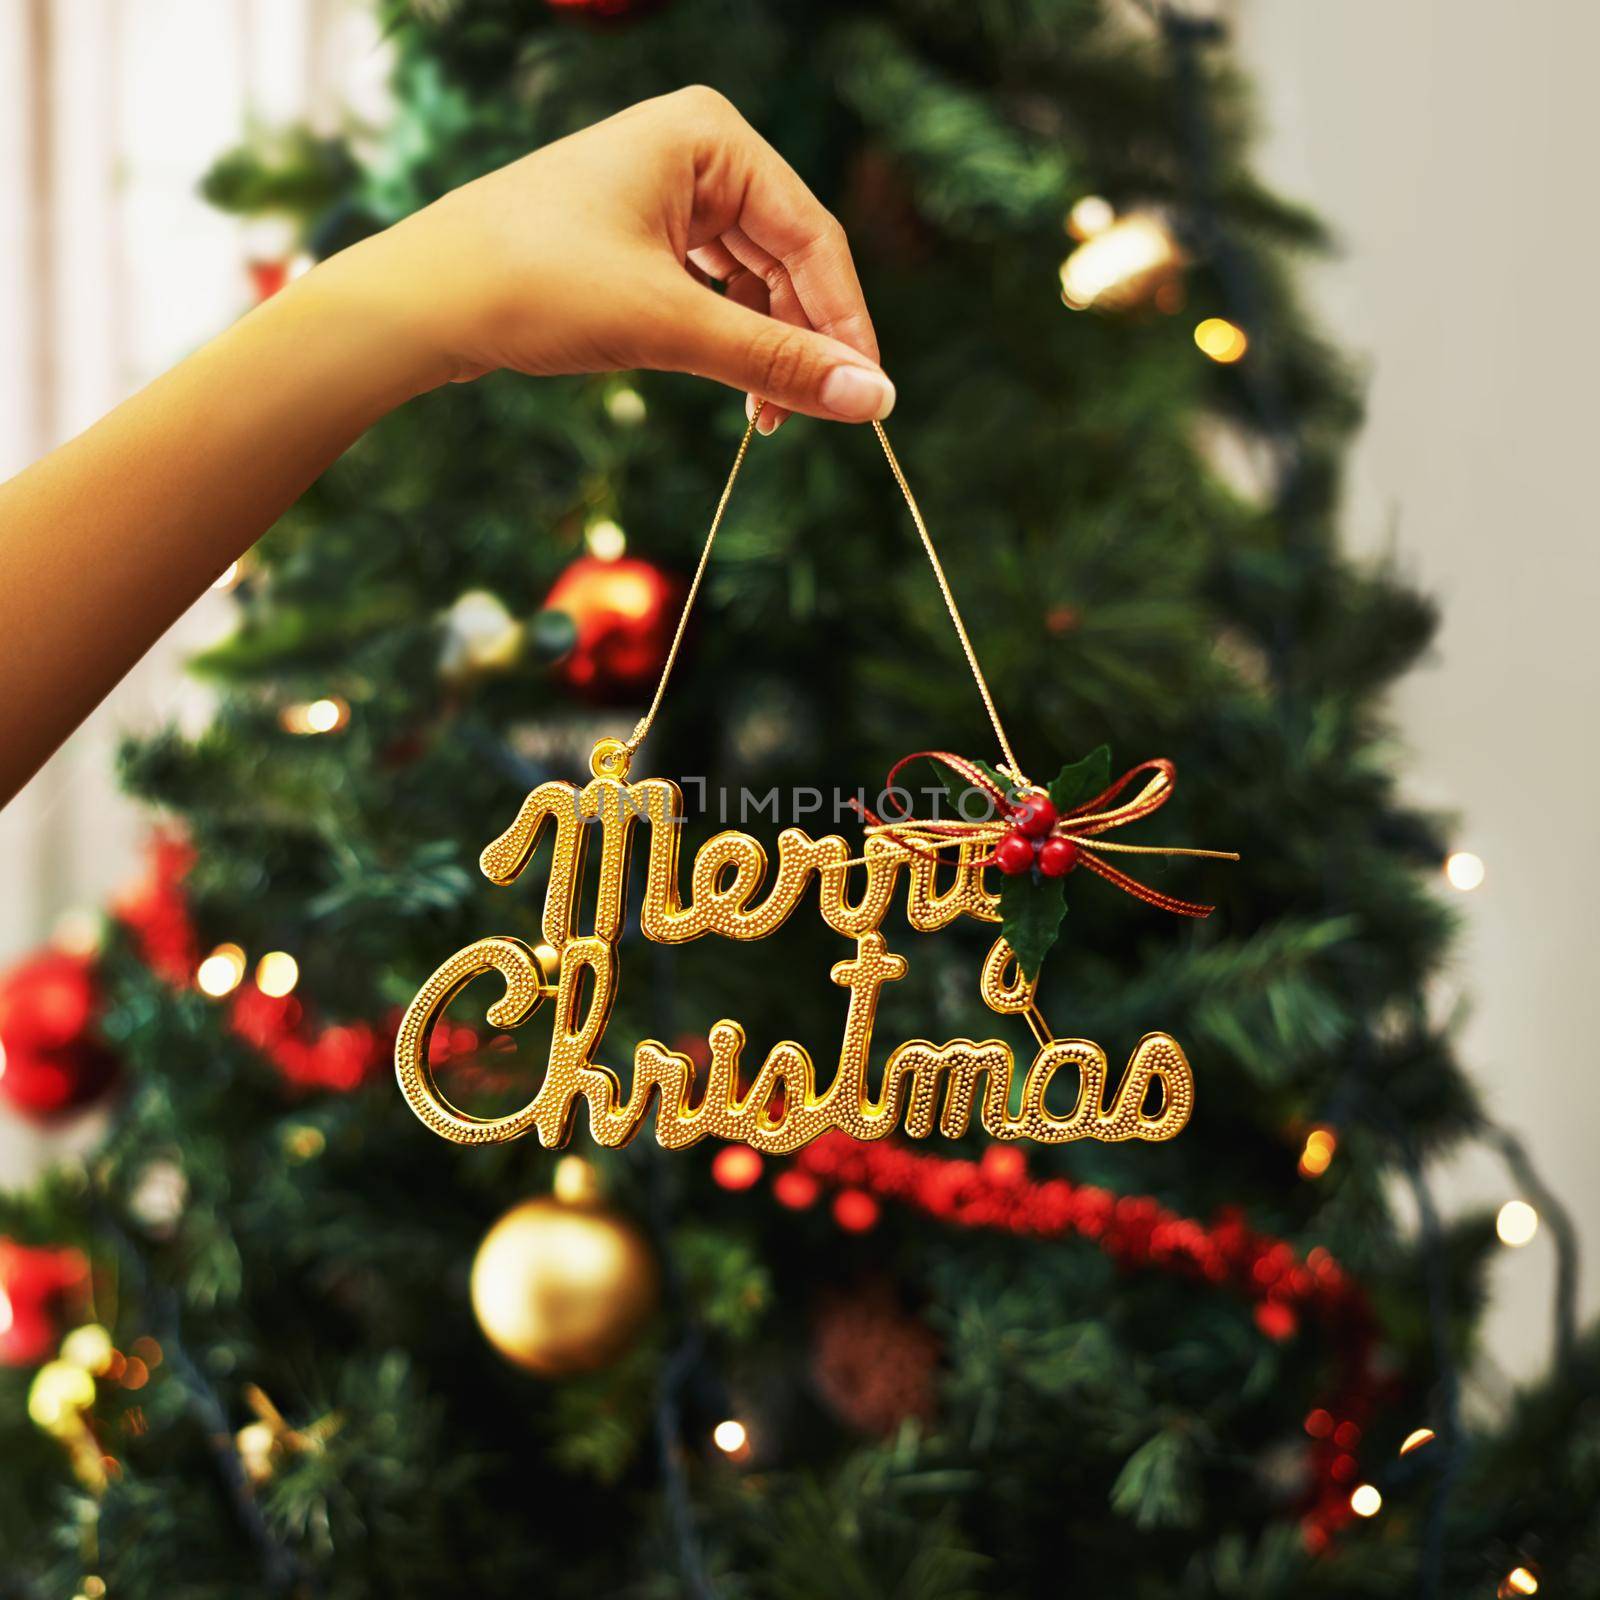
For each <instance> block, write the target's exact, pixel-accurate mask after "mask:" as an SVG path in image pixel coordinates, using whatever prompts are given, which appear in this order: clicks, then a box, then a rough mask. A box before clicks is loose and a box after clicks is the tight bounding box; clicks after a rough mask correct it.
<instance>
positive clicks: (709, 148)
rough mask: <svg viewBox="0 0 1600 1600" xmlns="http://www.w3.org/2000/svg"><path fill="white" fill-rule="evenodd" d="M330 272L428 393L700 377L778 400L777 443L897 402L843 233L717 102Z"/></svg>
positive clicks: (403, 233)
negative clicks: (554, 377)
mask: <svg viewBox="0 0 1600 1600" xmlns="http://www.w3.org/2000/svg"><path fill="white" fill-rule="evenodd" d="M319 275H326V276H327V277H328V278H330V279H331V278H333V277H336V276H337V277H339V278H340V279H342V281H343V287H344V289H345V292H346V293H347V294H349V295H351V296H360V297H363V298H367V299H370V301H371V303H372V305H373V306H374V307H377V308H381V309H383V310H385V311H386V312H387V313H388V314H389V315H390V316H392V317H393V318H394V319H395V322H396V324H397V325H398V326H401V327H404V328H406V329H408V330H411V331H412V333H413V335H414V336H415V337H417V338H418V339H419V340H420V346H419V353H420V355H421V356H422V359H423V361H424V366H423V368H422V369H421V371H420V374H419V377H420V381H421V382H422V383H423V384H424V385H426V384H429V383H433V382H439V381H442V380H443V379H445V378H455V379H466V378H474V377H477V376H479V375H480V374H482V373H484V372H488V371H492V370H494V369H496V368H500V367H509V368H512V369H514V370H515V371H518V372H527V373H535V374H552V373H569V372H603V371H612V370H617V369H625V368H631V367H656V368H661V369H665V370H670V371H678V372H696V373H702V374H704V375H705V376H707V377H711V378H716V379H718V380H719V381H720V382H722V383H726V384H731V385H732V386H733V387H735V388H739V389H744V390H747V391H748V392H749V393H750V395H751V396H752V398H755V397H759V398H762V399H765V400H766V401H767V402H768V406H767V409H766V410H765V411H764V412H763V414H762V418H761V427H762V430H763V431H764V432H770V431H771V429H772V428H773V427H775V426H776V425H777V423H778V422H779V421H780V420H781V419H782V417H783V416H784V415H786V414H787V413H788V412H790V411H802V412H805V413H806V414H807V415H809V416H814V417H827V418H832V419H834V420H836V421H841V422H866V421H870V420H871V419H873V418H877V417H885V416H887V415H888V414H889V409H890V407H891V406H892V405H893V404H894V388H893V385H891V384H890V382H889V380H888V379H887V378H886V377H885V376H884V374H883V372H882V370H881V369H880V367H879V366H878V344H877V339H876V338H875V337H874V335H873V331H872V322H871V319H870V318H869V317H868V315H867V308H866V305H865V303H864V302H863V300H862V298H861V285H860V284H859V283H858V282H857V280H856V273H855V268H854V266H853V265H852V263H851V260H850V246H849V244H848V243H847V241H846V239H845V236H844V230H843V229H842V228H841V227H840V226H839V224H838V223H837V222H836V221H835V220H834V219H833V217H831V216H830V215H829V214H828V212H827V211H825V210H824V209H823V207H822V206H821V205H820V204H819V203H818V202H817V199H816V197H815V196H814V195H813V194H812V193H811V191H810V190H809V189H807V188H806V186H805V184H803V183H802V182H801V181H800V179H799V177H798V176H797V175H796V174H795V172H794V170H793V169H792V168H791V167H790V166H789V165H788V163H787V162H785V161H784V160H783V159H782V158H781V157H780V156H779V155H778V154H777V152H776V151H775V150H773V149H772V148H771V146H769V145H768V144H767V143H766V142H765V141H764V140H763V139H761V138H760V137H758V135H757V134H756V133H755V132H754V130H753V129H751V127H750V126H749V124H748V123H746V122H745V121H744V119H743V118H742V117H741V116H740V115H739V113H738V112H737V111H736V110H734V108H733V107H732V106H731V105H730V104H729V103H728V102H727V101H726V100H725V99H723V97H722V96H721V95H719V94H717V93H716V92H715V91H714V90H711V89H703V88H694V89H681V90H679V91H678V92H677V93H676V94H670V95H666V96H663V97H662V98H661V99H657V100H647V101H645V102H643V103H642V104H640V105H636V106H633V107H630V108H629V109H628V110H626V111H623V112H621V113H620V114H619V115H617V116H614V117H611V118H609V119H608V120H607V121H605V122H601V123H598V124H596V125H595V126H594V127H592V128H587V129H585V130H584V131H583V132H581V133H575V134H573V135H572V136H571V137H570V138H566V139H562V140H560V141H558V142H557V143H555V144H552V145H549V146H547V147H546V148H544V149H542V150H538V151H535V152H534V153H533V154H532V155H530V156H526V157H524V158H523V159H522V160H521V161H517V162H514V163H512V165H510V166H508V167H503V168H501V169H500V171H498V172H493V173H490V174H489V175H488V176H487V177H484V178H479V179H478V180H477V181H476V182H474V183H469V184H466V185H464V186H463V187H462V188H460V189H457V190H455V191H454V192H453V193H451V194H448V195H446V196H445V197H444V198H443V199H442V200H439V201H437V202H436V203H435V204H433V205H431V206H428V207H427V208H426V209H425V210H423V211H419V212H418V213H416V215H414V216H412V217H409V218H407V219H406V220H405V221H404V222H401V223H400V224H398V225H397V226H395V227H393V228H391V229H389V230H388V231H387V232H386V233H383V234H379V235H378V236H376V237H375V238H373V239H370V240H367V241H365V242H364V243H362V244H360V245H357V246H356V247H355V248H354V249H352V250H349V251H346V252H345V253H344V255H342V256H338V257H335V258H334V259H333V260H332V261H329V262H327V263H325V264H324V265H323V266H321V267H319V268H318V269H317V270H316V272H315V273H313V274H312V278H313V279H315V278H316V277H318V276H319ZM708 279H715V280H717V281H719V282H720V283H722V284H723V285H724V287H725V290H726V292H725V293H724V294H718V293H717V292H716V291H715V290H713V289H711V288H710V287H708V285H707V282H706V280H708ZM308 287H310V285H309V284H308Z"/></svg>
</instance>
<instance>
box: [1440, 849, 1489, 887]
mask: <svg viewBox="0 0 1600 1600" xmlns="http://www.w3.org/2000/svg"><path fill="white" fill-rule="evenodd" d="M1444 875H1445V877H1446V878H1447V879H1448V880H1449V883H1450V887H1451V888H1452V889H1459V890H1461V892H1462V893H1463V894H1465V893H1466V892H1467V891H1468V890H1471V889H1476V888H1477V887H1478V886H1479V884H1481V883H1482V882H1483V878H1484V865H1483V857H1482V856H1475V855H1473V853H1472V852H1471V851H1470V850H1452V851H1451V852H1450V854H1449V855H1447V856H1446V857H1445V858H1444Z"/></svg>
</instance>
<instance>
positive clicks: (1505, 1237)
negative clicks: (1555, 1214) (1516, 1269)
mask: <svg viewBox="0 0 1600 1600" xmlns="http://www.w3.org/2000/svg"><path fill="white" fill-rule="evenodd" d="M1494 1231H1495V1232H1496V1233H1497V1234H1499V1235H1500V1243H1501V1244H1505V1245H1510V1246H1511V1248H1512V1249H1513V1250H1520V1249H1521V1248H1522V1246H1523V1245H1525V1244H1527V1243H1528V1242H1529V1240H1531V1239H1532V1238H1533V1236H1534V1234H1536V1233H1537V1232H1538V1231H1539V1213H1538V1212H1537V1211H1535V1210H1534V1209H1533V1207H1532V1206H1530V1205H1529V1204H1528V1202H1527V1201H1526V1200H1507V1201H1506V1203H1505V1204H1504V1205H1503V1206H1501V1207H1500V1212H1499V1215H1497V1216H1496V1217H1495V1219H1494Z"/></svg>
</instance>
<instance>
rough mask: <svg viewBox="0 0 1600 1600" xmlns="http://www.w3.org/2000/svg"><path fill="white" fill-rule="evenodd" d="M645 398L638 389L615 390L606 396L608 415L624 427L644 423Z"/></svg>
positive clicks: (624, 388)
mask: <svg viewBox="0 0 1600 1600" xmlns="http://www.w3.org/2000/svg"><path fill="white" fill-rule="evenodd" d="M644 414H645V405H644V396H643V395H642V394H640V393H639V391H638V390H637V389H630V388H628V387H626V386H624V387H622V388H620V389H613V390H612V391H611V393H610V394H608V395H607V396H606V415H607V416H608V417H610V418H611V420H612V421H613V422H620V423H621V424H622V425H623V426H624V427H630V428H631V427H633V426H634V425H635V424H637V423H640V422H643V421H644Z"/></svg>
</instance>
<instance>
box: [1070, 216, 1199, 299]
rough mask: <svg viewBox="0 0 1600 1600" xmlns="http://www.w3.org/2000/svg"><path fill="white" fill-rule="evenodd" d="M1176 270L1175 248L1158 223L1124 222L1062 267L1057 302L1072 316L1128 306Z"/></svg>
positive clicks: (1088, 242) (1085, 244) (1128, 219)
mask: <svg viewBox="0 0 1600 1600" xmlns="http://www.w3.org/2000/svg"><path fill="white" fill-rule="evenodd" d="M1177 265H1178V249H1177V246H1176V245H1175V244H1174V243H1173V241H1172V235H1171V234H1170V233H1169V232H1168V231H1167V228H1166V225H1165V224H1164V223H1163V222H1162V221H1161V220H1160V219H1159V218H1157V217H1151V216H1135V217H1124V218H1123V219H1122V220H1121V221H1120V222H1115V223H1113V224H1112V225H1111V226H1110V227H1108V228H1107V229H1106V230H1105V231H1104V232H1103V233H1097V234H1096V235H1095V236H1094V237H1093V238H1091V239H1086V240H1085V241H1084V242H1083V243H1082V244H1080V245H1079V246H1078V248H1077V249H1076V250H1074V251H1073V252H1072V254H1071V255H1070V256H1068V257H1067V259H1066V260H1065V261H1063V262H1062V263H1061V298H1062V299H1063V300H1065V301H1066V303H1067V304H1068V305H1069V306H1071V307H1072V309H1073V310H1074V311H1082V310H1084V309H1085V308H1086V307H1089V306H1094V305H1098V306H1102V307H1106V306H1117V305H1126V304H1129V303H1131V302H1132V301H1135V300H1138V299H1140V298H1141V297H1142V296H1143V295H1145V294H1146V293H1148V292H1151V291H1153V289H1154V288H1155V285H1156V283H1157V281H1158V280H1159V279H1160V278H1162V277H1163V276H1165V275H1167V274H1168V273H1170V272H1171V271H1172V270H1173V269H1174V268H1175V267H1176V266H1177Z"/></svg>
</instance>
